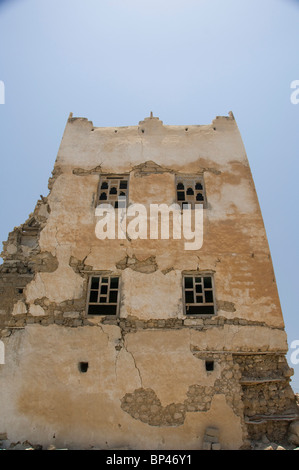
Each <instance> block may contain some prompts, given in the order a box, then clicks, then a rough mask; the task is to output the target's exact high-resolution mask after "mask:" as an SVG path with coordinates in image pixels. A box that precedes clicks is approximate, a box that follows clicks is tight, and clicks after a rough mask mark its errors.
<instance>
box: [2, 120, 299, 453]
mask: <svg viewBox="0 0 299 470" xmlns="http://www.w3.org/2000/svg"><path fill="white" fill-rule="evenodd" d="M120 198H123V200H125V201H126V204H127V206H128V207H130V205H132V204H134V203H135V204H142V205H144V206H145V207H149V205H150V204H167V205H168V206H169V205H171V204H175V203H177V204H179V205H180V207H181V209H182V211H183V210H184V203H187V202H189V203H190V204H191V205H192V209H189V210H193V208H194V205H195V204H201V205H202V207H203V244H202V247H201V248H200V249H198V250H186V249H185V248H184V240H183V239H174V238H171V237H170V239H161V238H158V239H150V238H147V239H141V238H136V239H132V237H129V236H126V237H124V238H116V239H106V240H100V239H99V238H98V237H97V236H96V234H95V226H96V221H97V218H96V215H95V208H96V207H97V205H98V204H99V203H109V204H111V205H112V206H113V207H116V208H117V204H118V201H119V199H120ZM2 257H3V264H2V265H1V266H0V339H1V341H2V342H3V344H4V347H5V363H4V364H1V365H0V409H1V418H0V436H2V439H4V440H5V441H7V442H8V443H9V442H17V441H23V440H24V439H27V440H29V441H30V442H33V443H39V444H40V445H43V446H45V447H47V446H49V445H56V446H62V447H64V446H67V447H68V448H74V449H76V448H77V449H80V448H85V449H87V448H90V447H92V446H95V447H97V448H103V449H117V448H130V449H205V448H215V449H216V448H222V449H244V448H246V447H247V446H248V445H249V444H248V443H249V442H250V440H251V439H259V438H260V437H261V436H262V435H267V437H268V438H269V439H274V440H275V439H276V440H277V439H279V440H281V439H283V438H284V437H285V436H286V435H287V433H288V428H289V426H290V424H291V423H292V422H293V421H295V420H296V419H298V415H297V407H296V402H295V397H294V392H293V390H292V388H291V386H290V377H291V376H292V374H293V370H292V369H291V368H289V366H288V364H287V361H286V353H287V350H288V345H287V337H286V333H285V328H284V322H283V316H282V312H281V308H280V303H279V297H278V292H277V286H276V281H275V277H274V272H273V267H272V261H271V256H270V252H269V246H268V242H267V238H266V233H265V228H264V225H263V219H262V215H261V211H260V208H259V203H258V199H257V195H256V191H255V187H254V183H253V179H252V175H251V171H250V168H249V164H248V160H247V156H246V152H245V149H244V146H243V143H242V139H241V137H240V133H239V130H238V127H237V124H236V121H235V119H234V116H233V114H232V113H229V115H228V116H226V117H224V116H220V117H216V118H215V119H214V120H213V121H212V123H211V124H208V125H188V126H172V125H164V124H163V122H162V121H161V120H160V119H159V118H157V117H154V116H153V115H152V114H151V115H150V117H148V118H145V119H144V120H143V121H141V122H139V125H137V126H128V127H115V128H112V127H110V128H98V127H94V126H93V123H92V122H90V121H88V120H87V119H85V118H75V117H73V116H72V114H71V115H70V116H69V118H68V121H67V124H66V127H65V131H64V134H63V138H62V141H61V145H60V148H59V151H58V155H57V159H56V162H55V166H54V169H53V172H52V177H51V178H50V179H49V194H48V196H47V197H41V199H40V200H39V201H38V202H37V205H36V207H35V209H34V212H33V213H32V214H30V216H29V218H28V220H27V221H26V222H25V223H24V224H23V225H21V226H20V227H16V228H15V229H14V230H13V231H12V232H11V233H10V234H9V236H8V240H7V241H6V242H4V243H3V252H2Z"/></svg>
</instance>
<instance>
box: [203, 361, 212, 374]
mask: <svg viewBox="0 0 299 470" xmlns="http://www.w3.org/2000/svg"><path fill="white" fill-rule="evenodd" d="M205 365H206V371H207V372H211V371H212V370H214V361H206V363H205Z"/></svg>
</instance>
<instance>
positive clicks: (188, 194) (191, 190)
mask: <svg viewBox="0 0 299 470" xmlns="http://www.w3.org/2000/svg"><path fill="white" fill-rule="evenodd" d="M193 195H194V191H193V189H192V188H188V189H187V196H193Z"/></svg>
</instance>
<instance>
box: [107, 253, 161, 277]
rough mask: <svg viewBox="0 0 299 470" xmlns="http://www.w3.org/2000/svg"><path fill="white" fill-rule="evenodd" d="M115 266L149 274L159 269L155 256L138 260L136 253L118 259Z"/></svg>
mask: <svg viewBox="0 0 299 470" xmlns="http://www.w3.org/2000/svg"><path fill="white" fill-rule="evenodd" d="M115 266H116V268H117V269H127V268H130V269H132V270H133V271H137V272H139V273H147V274H149V273H153V272H155V271H157V269H158V265H157V262H156V257H155V256H150V257H149V258H146V259H145V260H138V259H137V258H136V256H135V255H133V256H132V257H130V256H126V257H125V258H123V259H122V260H120V261H118V263H116V265H115Z"/></svg>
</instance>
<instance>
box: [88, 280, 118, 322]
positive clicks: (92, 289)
mask: <svg viewBox="0 0 299 470" xmlns="http://www.w3.org/2000/svg"><path fill="white" fill-rule="evenodd" d="M118 305H119V277H118V276H107V275H98V276H92V277H91V278H90V280H89V289H88V310H87V313H88V314H90V315H116V314H117V313H118Z"/></svg>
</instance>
